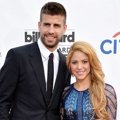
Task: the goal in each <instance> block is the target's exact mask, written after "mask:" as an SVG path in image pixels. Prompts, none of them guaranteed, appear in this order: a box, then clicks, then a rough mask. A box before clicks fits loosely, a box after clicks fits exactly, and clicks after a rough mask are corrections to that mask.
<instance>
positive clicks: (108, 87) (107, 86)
mask: <svg viewBox="0 0 120 120" xmlns="http://www.w3.org/2000/svg"><path fill="white" fill-rule="evenodd" d="M105 93H106V95H107V96H109V95H114V96H115V97H116V92H115V89H114V87H113V86H112V85H110V84H108V83H106V84H105Z"/></svg>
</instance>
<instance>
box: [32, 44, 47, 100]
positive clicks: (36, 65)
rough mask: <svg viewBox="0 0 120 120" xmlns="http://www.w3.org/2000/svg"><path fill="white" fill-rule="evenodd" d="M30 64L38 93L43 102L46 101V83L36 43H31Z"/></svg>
mask: <svg viewBox="0 0 120 120" xmlns="http://www.w3.org/2000/svg"><path fill="white" fill-rule="evenodd" d="M30 62H31V65H32V67H33V70H34V73H35V75H36V80H37V81H38V83H39V85H40V91H41V93H42V95H43V98H44V100H45V101H46V83H45V76H44V69H43V63H42V58H41V54H40V51H39V48H38V45H37V43H33V46H31V53H30Z"/></svg>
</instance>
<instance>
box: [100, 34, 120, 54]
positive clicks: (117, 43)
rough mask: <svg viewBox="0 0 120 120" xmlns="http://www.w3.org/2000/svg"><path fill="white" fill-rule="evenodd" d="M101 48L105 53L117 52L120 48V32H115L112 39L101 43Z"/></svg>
mask: <svg viewBox="0 0 120 120" xmlns="http://www.w3.org/2000/svg"><path fill="white" fill-rule="evenodd" d="M100 49H101V51H102V53H104V54H117V53H118V50H119V49H120V32H117V33H115V34H114V35H113V36H112V40H111V39H105V40H103V41H102V42H101V44H100Z"/></svg>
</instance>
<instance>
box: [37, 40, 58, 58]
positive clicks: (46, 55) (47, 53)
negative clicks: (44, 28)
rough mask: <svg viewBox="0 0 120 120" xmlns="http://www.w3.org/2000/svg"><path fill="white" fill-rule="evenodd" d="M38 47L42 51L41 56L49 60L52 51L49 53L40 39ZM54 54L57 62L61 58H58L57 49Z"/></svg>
mask: <svg viewBox="0 0 120 120" xmlns="http://www.w3.org/2000/svg"><path fill="white" fill-rule="evenodd" d="M38 47H39V49H40V52H41V55H42V57H43V58H44V59H45V60H47V59H48V57H49V55H50V53H51V51H49V50H48V49H47V48H46V47H45V46H44V44H43V43H42V42H41V40H40V39H38ZM53 54H54V58H57V60H58V59H59V56H58V52H57V49H56V50H55V51H54V52H53Z"/></svg>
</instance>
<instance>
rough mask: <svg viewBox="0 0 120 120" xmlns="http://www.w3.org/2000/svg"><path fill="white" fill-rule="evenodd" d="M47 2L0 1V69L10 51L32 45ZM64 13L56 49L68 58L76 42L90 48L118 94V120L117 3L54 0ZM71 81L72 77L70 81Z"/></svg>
mask: <svg viewBox="0 0 120 120" xmlns="http://www.w3.org/2000/svg"><path fill="white" fill-rule="evenodd" d="M48 1H49V0H44V1H42V0H0V68H1V67H2V65H3V64H4V60H5V57H6V54H7V51H8V50H9V49H10V48H13V47H17V46H21V45H25V44H30V43H32V42H35V41H36V39H37V37H38V35H39V33H38V26H37V25H38V21H39V14H40V9H41V7H42V6H43V4H45V3H46V2H48ZM54 1H56V2H60V3H62V4H63V5H64V6H65V8H66V10H67V26H68V28H67V31H66V33H65V35H64V36H63V39H62V41H61V42H60V44H59V49H60V50H61V51H62V52H63V53H64V54H65V55H67V52H68V50H69V47H70V46H71V45H72V44H73V43H74V42H75V41H78V40H84V41H87V42H89V43H91V44H92V45H93V47H94V48H95V49H96V52H97V54H98V56H99V59H100V60H101V63H102V67H103V70H104V72H105V75H106V77H105V80H106V82H107V83H109V84H111V85H112V86H113V87H114V88H115V90H116V94H117V100H118V103H117V105H118V111H117V120H120V92H119V87H120V70H119V69H120V0H54ZM72 82H74V78H73V79H72Z"/></svg>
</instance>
